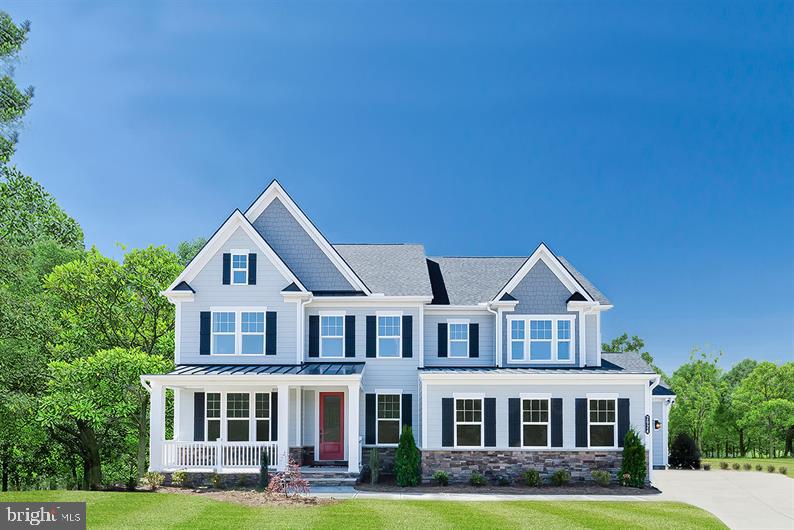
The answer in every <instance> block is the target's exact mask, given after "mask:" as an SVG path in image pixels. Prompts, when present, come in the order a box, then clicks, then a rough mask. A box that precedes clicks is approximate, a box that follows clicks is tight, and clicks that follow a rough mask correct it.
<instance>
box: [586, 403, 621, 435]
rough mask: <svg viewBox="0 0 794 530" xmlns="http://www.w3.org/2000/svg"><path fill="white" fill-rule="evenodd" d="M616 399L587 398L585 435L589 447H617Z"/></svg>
mask: <svg viewBox="0 0 794 530" xmlns="http://www.w3.org/2000/svg"><path fill="white" fill-rule="evenodd" d="M617 401H618V400H617V399H616V398H612V397H609V398H601V397H588V398H587V421H588V425H587V435H588V445H589V446H590V447H617V445H618V424H617Z"/></svg>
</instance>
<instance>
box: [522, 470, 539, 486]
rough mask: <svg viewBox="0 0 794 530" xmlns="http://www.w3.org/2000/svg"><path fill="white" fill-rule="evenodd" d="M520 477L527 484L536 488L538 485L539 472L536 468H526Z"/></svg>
mask: <svg viewBox="0 0 794 530" xmlns="http://www.w3.org/2000/svg"><path fill="white" fill-rule="evenodd" d="M521 478H522V479H523V480H524V484H526V485H527V486H530V487H533V488H537V487H538V486H540V473H538V470H537V469H527V470H526V471H524V473H522V475H521Z"/></svg>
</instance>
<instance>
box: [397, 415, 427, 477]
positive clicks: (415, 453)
mask: <svg viewBox="0 0 794 530" xmlns="http://www.w3.org/2000/svg"><path fill="white" fill-rule="evenodd" d="M420 464H421V454H420V453H419V449H418V448H417V447H416V441H414V433H413V431H412V429H411V427H409V426H408V425H403V430H402V432H401V433H400V443H399V445H398V446H397V451H396V452H395V453H394V478H395V480H396V481H397V485H398V486H416V485H418V484H419V481H420V479H421V477H422V474H421V471H420Z"/></svg>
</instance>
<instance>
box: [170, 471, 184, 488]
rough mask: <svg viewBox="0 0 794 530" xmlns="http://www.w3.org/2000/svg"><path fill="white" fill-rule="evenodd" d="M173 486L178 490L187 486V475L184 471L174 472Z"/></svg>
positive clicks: (172, 477) (172, 475)
mask: <svg viewBox="0 0 794 530" xmlns="http://www.w3.org/2000/svg"><path fill="white" fill-rule="evenodd" d="M171 484H173V485H174V486H176V487H178V488H182V487H184V486H187V473H185V472H184V471H174V472H173V473H171Z"/></svg>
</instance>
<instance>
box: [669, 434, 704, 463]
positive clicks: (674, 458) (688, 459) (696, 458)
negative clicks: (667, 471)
mask: <svg viewBox="0 0 794 530" xmlns="http://www.w3.org/2000/svg"><path fill="white" fill-rule="evenodd" d="M670 467H672V468H674V469H700V451H699V450H698V447H697V444H696V443H695V440H693V439H692V437H691V436H689V435H688V434H686V433H683V432H682V433H679V434H678V435H677V436H676V437H675V440H673V445H672V446H670Z"/></svg>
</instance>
